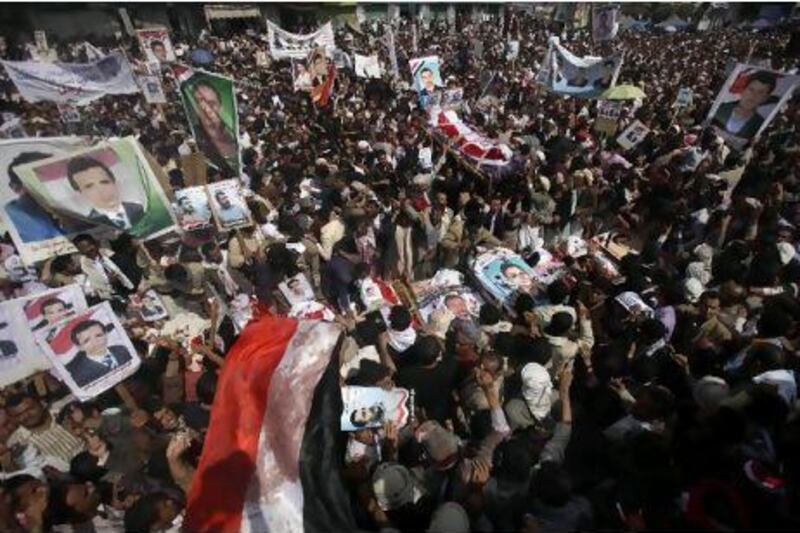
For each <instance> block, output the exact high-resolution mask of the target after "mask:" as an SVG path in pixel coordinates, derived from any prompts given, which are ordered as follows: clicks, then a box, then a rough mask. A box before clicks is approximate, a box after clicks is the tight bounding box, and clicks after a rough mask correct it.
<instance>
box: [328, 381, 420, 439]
mask: <svg viewBox="0 0 800 533" xmlns="http://www.w3.org/2000/svg"><path fill="white" fill-rule="evenodd" d="M410 398H411V395H410V393H409V391H408V390H407V389H401V388H395V389H391V390H386V389H382V388H380V387H342V417H341V420H340V426H341V430H342V431H358V430H360V429H370V428H380V427H383V425H384V424H385V423H386V422H393V423H394V425H395V427H397V428H398V429H399V428H402V427H403V426H405V425H406V423H407V422H408V418H409V416H410V414H411V410H412V409H413V406H412V405H410V403H411V401H410Z"/></svg>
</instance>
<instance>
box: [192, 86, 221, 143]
mask: <svg viewBox="0 0 800 533" xmlns="http://www.w3.org/2000/svg"><path fill="white" fill-rule="evenodd" d="M192 96H193V97H194V101H195V103H196V105H197V117H198V119H199V120H200V125H201V126H202V127H203V129H204V130H206V131H207V132H208V131H213V130H219V129H221V128H222V127H223V123H222V117H221V116H220V111H221V110H222V98H221V97H220V94H219V91H217V89H216V88H215V87H213V86H212V85H210V84H208V83H198V84H197V85H195V86H194V87H193V88H192Z"/></svg>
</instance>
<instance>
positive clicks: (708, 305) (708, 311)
mask: <svg viewBox="0 0 800 533" xmlns="http://www.w3.org/2000/svg"><path fill="white" fill-rule="evenodd" d="M719 307H720V303H719V298H707V299H705V300H703V301H702V303H701V304H700V312H701V313H702V314H703V316H704V317H705V319H706V320H711V319H712V318H716V316H717V315H719Z"/></svg>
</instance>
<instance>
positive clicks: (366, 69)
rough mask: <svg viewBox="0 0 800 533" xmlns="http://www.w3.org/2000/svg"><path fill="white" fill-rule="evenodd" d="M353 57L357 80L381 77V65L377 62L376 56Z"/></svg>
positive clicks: (357, 55)
mask: <svg viewBox="0 0 800 533" xmlns="http://www.w3.org/2000/svg"><path fill="white" fill-rule="evenodd" d="M354 56H355V58H356V61H355V63H356V65H355V71H356V76H358V77H359V78H380V77H381V72H382V71H381V63H380V61H378V56H377V55H371V56H362V55H361V54H354Z"/></svg>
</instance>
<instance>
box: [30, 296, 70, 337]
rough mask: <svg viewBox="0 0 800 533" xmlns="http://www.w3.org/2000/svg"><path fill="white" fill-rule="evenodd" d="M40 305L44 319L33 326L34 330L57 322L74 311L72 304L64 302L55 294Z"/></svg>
mask: <svg viewBox="0 0 800 533" xmlns="http://www.w3.org/2000/svg"><path fill="white" fill-rule="evenodd" d="M39 305H40V308H41V317H42V319H41V320H40V321H39V322H37V323H36V324H35V325H34V326H33V329H34V330H38V329H42V328H45V327H47V326H52V325H53V324H57V323H58V322H60V321H61V320H63V319H65V318H67V317H68V316H70V315H71V314H72V313H74V309H73V307H72V304H70V303H68V302H64V301H63V300H61V299H59V298H57V297H55V296H53V297H52V298H47V299H46V300H44V301H43V302H42V303H41V304H39Z"/></svg>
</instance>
